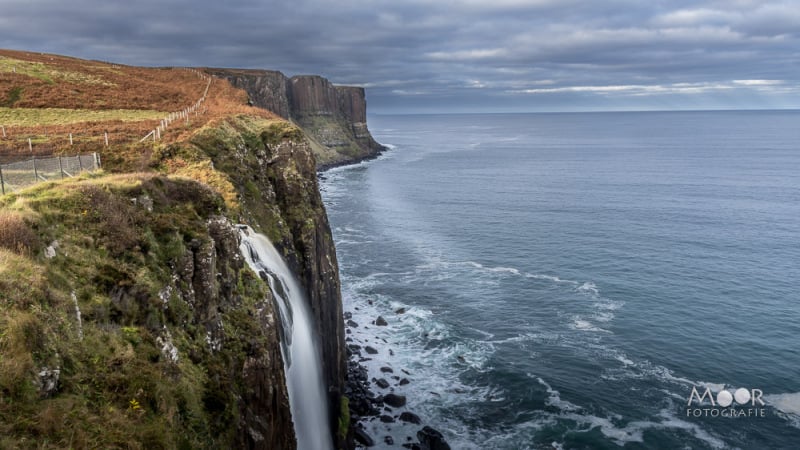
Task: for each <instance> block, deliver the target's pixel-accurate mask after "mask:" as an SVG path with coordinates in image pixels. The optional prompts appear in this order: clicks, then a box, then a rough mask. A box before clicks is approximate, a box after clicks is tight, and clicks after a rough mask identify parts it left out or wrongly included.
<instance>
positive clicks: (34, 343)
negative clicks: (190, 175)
mask: <svg viewBox="0 0 800 450" xmlns="http://www.w3.org/2000/svg"><path fill="white" fill-rule="evenodd" d="M0 206H2V207H3V208H2V213H0V215H2V216H5V217H6V218H7V217H9V216H13V215H17V216H18V217H19V218H21V220H18V221H16V225H15V226H16V227H17V229H19V230H25V229H26V228H27V229H28V232H29V235H30V236H33V237H34V238H33V239H30V240H28V241H27V244H24V245H5V244H9V242H11V244H13V242H12V241H13V238H12V240H9V239H8V236H6V238H7V239H5V240H4V241H3V245H5V246H6V248H0V269H2V270H0V299H1V300H2V301H0V304H2V315H0V322H2V323H1V324H0V327H2V329H3V330H4V333H3V338H2V339H0V351H1V352H2V356H3V357H2V358H0V392H2V398H3V399H4V400H3V401H2V402H0V436H2V437H0V447H3V448H27V447H30V446H31V438H33V439H32V441H33V442H36V443H37V444H36V446H37V447H41V448H66V447H74V448H124V447H129V446H130V445H131V444H134V443H135V445H137V446H138V445H141V446H143V447H144V446H150V447H154V448H249V449H293V448H295V439H294V433H293V426H292V418H291V413H290V409H289V399H288V394H287V390H286V386H285V383H284V377H283V361H282V358H281V353H280V347H279V343H278V333H277V324H276V323H275V321H276V317H277V315H276V312H275V310H274V308H273V300H272V297H271V293H270V291H269V289H268V287H267V286H266V284H265V283H264V282H263V281H262V280H260V279H259V278H258V277H257V276H256V275H255V274H253V273H252V271H250V270H249V268H247V267H246V266H245V264H244V261H243V258H242V257H241V255H240V253H239V234H238V231H237V230H236V228H235V227H234V226H233V223H232V221H231V220H230V219H228V218H226V217H224V216H223V215H221V214H223V213H225V212H227V211H228V208H227V207H226V205H225V204H224V202H223V200H222V198H221V197H220V196H219V195H218V194H217V193H216V192H214V191H213V190H211V189H209V188H208V187H207V186H206V185H204V184H200V183H197V182H195V181H191V180H188V179H185V178H183V179H181V178H174V179H173V178H167V177H164V176H156V175H117V176H112V177H102V178H98V179H88V180H75V181H72V180H71V181H69V182H66V183H61V184H53V183H45V184H42V185H40V186H37V187H35V188H33V189H29V190H27V191H24V192H22V193H20V194H18V195H17V194H15V195H11V196H5V197H4V198H3V199H2V201H0ZM10 211H16V212H14V213H11V212H10ZM9 247H10V248H13V249H14V250H9ZM32 337H34V338H33V339H32Z"/></svg>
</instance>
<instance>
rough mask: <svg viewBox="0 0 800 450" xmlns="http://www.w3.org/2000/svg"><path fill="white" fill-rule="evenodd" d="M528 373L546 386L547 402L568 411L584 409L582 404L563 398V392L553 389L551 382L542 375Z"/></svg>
mask: <svg viewBox="0 0 800 450" xmlns="http://www.w3.org/2000/svg"><path fill="white" fill-rule="evenodd" d="M527 375H528V377H530V378H536V381H538V382H539V384H541V385H542V386H544V388H545V389H546V390H547V400H545V403H547V404H548V405H550V406H554V407H556V408H558V409H560V410H562V411H568V412H569V411H580V410H581V409H583V408H581V407H580V406H578V405H575V404H574V403H570V402H568V401H566V400H562V399H561V393H560V392H558V391H557V390H555V389H553V387H552V386H550V384H549V383H547V382H546V381H544V380H543V379H542V378H541V377H537V376H535V375H532V374H530V373H529V374H527Z"/></svg>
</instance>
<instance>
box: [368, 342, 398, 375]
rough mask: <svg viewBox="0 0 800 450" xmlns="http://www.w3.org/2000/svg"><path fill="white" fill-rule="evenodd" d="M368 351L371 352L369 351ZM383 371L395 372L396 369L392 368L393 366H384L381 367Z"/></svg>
mask: <svg viewBox="0 0 800 450" xmlns="http://www.w3.org/2000/svg"><path fill="white" fill-rule="evenodd" d="M367 348H369V347H367ZM367 353H369V351H368V352H367ZM381 372H383V373H394V370H392V368H391V367H386V366H384V367H381Z"/></svg>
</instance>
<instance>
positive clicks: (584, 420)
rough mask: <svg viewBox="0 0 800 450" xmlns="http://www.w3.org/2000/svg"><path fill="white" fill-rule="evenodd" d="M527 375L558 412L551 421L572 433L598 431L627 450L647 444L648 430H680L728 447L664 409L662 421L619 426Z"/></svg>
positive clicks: (714, 445)
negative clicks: (562, 422) (563, 422)
mask: <svg viewBox="0 0 800 450" xmlns="http://www.w3.org/2000/svg"><path fill="white" fill-rule="evenodd" d="M628 362H630V360H628ZM527 375H528V377H530V378H535V379H536V381H537V382H538V383H539V384H541V385H542V386H544V388H545V390H546V391H547V396H548V397H547V399H546V400H545V403H546V404H547V405H548V406H552V407H555V408H557V409H558V412H556V413H554V414H552V415H551V419H558V420H568V421H572V422H575V423H576V424H577V425H578V426H579V428H578V429H572V430H571V431H577V432H588V431H590V430H593V429H595V428H599V430H600V432H601V433H602V434H603V435H604V436H605V437H607V438H609V439H611V440H612V441H614V442H615V443H616V444H617V445H620V446H625V445H626V444H627V443H630V442H636V443H642V442H644V432H645V431H646V430H647V429H679V430H683V431H687V432H689V433H690V434H692V436H694V437H695V438H696V439H698V440H700V441H702V442H704V443H706V444H708V445H709V446H710V447H712V448H716V449H722V448H726V447H727V445H726V444H725V442H724V441H722V439H720V438H719V437H717V436H715V435H713V434H711V433H709V432H708V431H706V430H703V429H702V428H701V427H700V426H699V425H697V424H693V423H689V422H686V421H683V420H681V419H679V418H678V417H676V416H675V415H674V414H673V413H672V412H671V411H670V410H669V409H662V410H660V411H659V413H658V415H657V417H658V418H660V419H661V420H660V421H653V420H640V421H631V422H628V423H626V424H621V423H619V424H618V423H616V422H619V421H620V420H621V417H620V416H618V415H611V417H610V418H609V417H600V416H597V415H595V414H589V413H586V412H585V411H586V410H585V409H584V408H583V407H581V406H579V405H576V404H574V403H572V402H569V401H566V400H564V399H562V398H561V393H560V392H559V391H558V390H556V389H554V388H553V387H552V386H551V385H550V384H549V383H547V382H546V381H545V380H543V379H542V378H541V377H539V376H536V375H532V374H530V373H529V374H527Z"/></svg>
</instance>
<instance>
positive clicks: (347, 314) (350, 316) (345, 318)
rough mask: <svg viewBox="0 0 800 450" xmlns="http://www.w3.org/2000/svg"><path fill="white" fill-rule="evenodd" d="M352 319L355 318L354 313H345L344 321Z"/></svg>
mask: <svg viewBox="0 0 800 450" xmlns="http://www.w3.org/2000/svg"><path fill="white" fill-rule="evenodd" d="M352 318H353V313H351V312H350V311H347V312H346V313H344V320H350V319H352Z"/></svg>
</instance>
